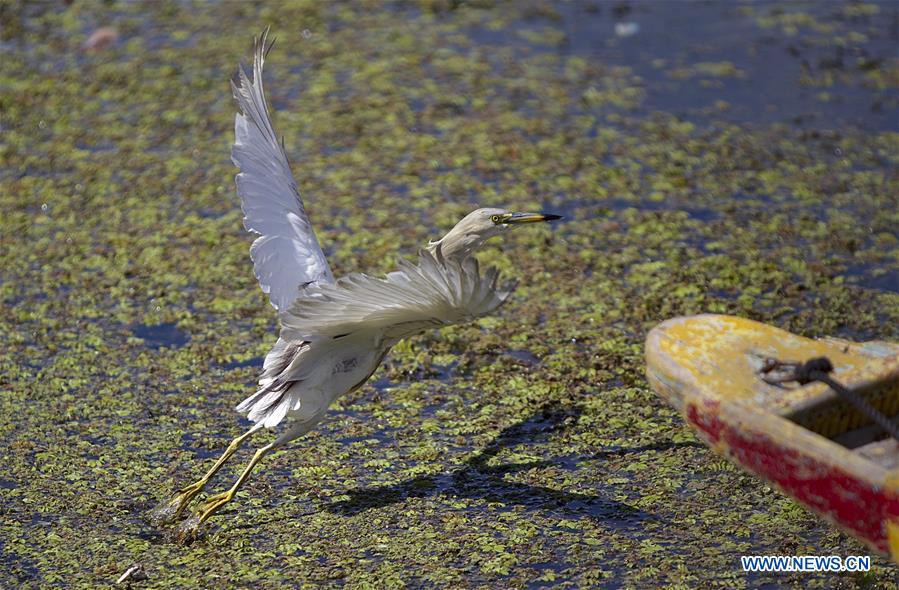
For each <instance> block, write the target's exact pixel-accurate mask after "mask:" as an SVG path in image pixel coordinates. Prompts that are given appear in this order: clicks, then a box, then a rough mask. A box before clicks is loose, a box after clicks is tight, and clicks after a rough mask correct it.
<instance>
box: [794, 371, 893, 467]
mask: <svg viewBox="0 0 899 590" xmlns="http://www.w3.org/2000/svg"><path fill="white" fill-rule="evenodd" d="M854 391H855V392H856V393H858V394H859V395H860V396H861V397H863V398H864V399H865V400H866V401H867V402H868V403H869V404H871V406H873V407H874V408H875V409H876V410H878V411H879V412H880V413H882V414H884V415H885V416H887V417H888V418H890V419H891V420H893V421H894V422H897V423H899V377H894V378H892V379H886V380H882V381H877V382H875V383H873V384H869V385H868V386H866V387H863V388H856V389H854ZM784 417H785V418H787V419H789V420H791V421H792V422H795V423H796V424H799V425H800V426H802V427H804V428H807V429H809V430H811V431H812V432H815V433H817V434H820V435H821V436H824V437H826V438H829V439H830V440H832V441H834V442H835V443H837V444H840V445H842V446H844V447H846V448H848V449H851V450H853V451H854V452H856V453H858V454H859V455H862V456H864V457H865V458H867V459H869V460H871V461H873V462H875V463H877V464H878V465H880V466H881V467H883V468H885V469H899V440H896V439H894V438H892V437H891V436H890V435H889V434H888V433H887V432H886V431H885V430H884V429H883V428H881V427H880V426H878V425H876V424H874V423H873V422H872V420H871V419H870V418H868V417H867V416H866V415H865V414H863V413H862V412H860V411H858V410H857V409H856V408H855V407H854V406H853V405H852V403H851V402H850V401H849V400H846V399H844V398H843V397H841V396H840V395H839V394H837V393H836V392H835V391H833V390H832V389H830V388H824V390H823V393H822V394H821V395H820V396H816V397H813V398H810V399H805V400H803V401H802V402H801V403H799V404H797V405H795V406H793V407H791V408H788V409H787V411H786V412H785V413H784Z"/></svg>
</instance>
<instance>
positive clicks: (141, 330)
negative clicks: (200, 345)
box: [131, 322, 190, 349]
mask: <svg viewBox="0 0 899 590" xmlns="http://www.w3.org/2000/svg"><path fill="white" fill-rule="evenodd" d="M131 333H132V334H134V335H135V336H137V337H138V338H140V339H142V340H143V341H144V342H145V343H146V345H147V347H148V348H153V349H158V348H163V347H165V348H181V347H182V346H184V345H185V344H187V343H188V341H190V335H188V334H186V333H185V332H183V331H181V330H179V329H178V326H177V324H175V323H174V322H168V323H164V324H155V325H152V326H151V325H147V324H137V325H135V326H132V327H131Z"/></svg>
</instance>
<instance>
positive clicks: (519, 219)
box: [503, 213, 562, 223]
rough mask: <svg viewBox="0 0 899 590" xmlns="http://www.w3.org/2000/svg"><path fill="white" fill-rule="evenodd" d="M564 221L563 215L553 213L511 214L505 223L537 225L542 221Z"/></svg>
mask: <svg viewBox="0 0 899 590" xmlns="http://www.w3.org/2000/svg"><path fill="white" fill-rule="evenodd" d="M556 219H562V216H561V215H553V214H551V213H509V214H508V217H507V218H506V219H504V220H503V223H537V222H540V221H554V220H556Z"/></svg>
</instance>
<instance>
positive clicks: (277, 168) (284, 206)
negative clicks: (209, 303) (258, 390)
mask: <svg viewBox="0 0 899 590" xmlns="http://www.w3.org/2000/svg"><path fill="white" fill-rule="evenodd" d="M266 33H267V31H266ZM273 43H274V41H273V42H272V43H271V44H268V45H266V34H263V36H262V38H261V39H260V40H258V41H257V42H256V46H255V56H254V60H253V81H252V82H251V81H250V79H249V77H248V76H247V73H246V71H244V69H243V67H241V68H240V74H239V76H240V79H239V84H235V83H234V82H233V81H232V83H231V88H232V90H233V92H234V98H235V99H236V100H237V103H238V105H239V107H240V113H238V114H237V116H236V117H235V119H234V135H235V141H234V148H233V149H232V151H231V160H232V161H233V162H234V165H235V166H237V167H238V168H240V173H239V174H238V175H237V176H236V178H235V182H236V183H237V194H238V195H239V196H240V201H241V208H242V209H243V212H244V227H245V228H246V229H247V231H250V232H253V233H256V234H259V237H258V238H257V239H256V241H254V242H253V245H252V246H251V247H250V257H251V258H252V259H253V265H254V270H255V273H256V278H257V279H259V284H260V286H261V287H262V290H263V291H264V292H265V293H268V294H269V299H270V300H271V302H272V305H274V306H275V308H276V309H278V310H285V309H288V308H289V307H290V305H291V303H293V300H294V299H296V298H297V296H298V295H299V293H300V287H301V286H303V285H307V284H314V283H318V282H326V283H333V282H334V277H333V275H332V274H331V268H330V267H329V266H328V261H327V259H326V258H325V255H324V253H323V252H322V249H321V247H320V246H319V245H318V240H317V239H316V237H315V232H314V231H313V230H312V225H311V224H310V222H309V217H308V216H307V215H306V211H305V209H304V207H303V201H302V199H301V198H300V193H299V191H298V190H297V184H296V181H295V180H294V178H293V175H292V174H291V172H290V165H289V163H288V161H287V155H286V154H285V153H284V146H283V145H282V144H281V143H279V142H278V138H277V137H276V136H275V130H274V128H273V127H272V121H271V119H270V118H269V115H268V107H267V105H266V101H265V93H264V90H263V87H262V67H263V64H264V62H265V56H266V54H267V53H268V51H269V49H271V46H272V44H273Z"/></svg>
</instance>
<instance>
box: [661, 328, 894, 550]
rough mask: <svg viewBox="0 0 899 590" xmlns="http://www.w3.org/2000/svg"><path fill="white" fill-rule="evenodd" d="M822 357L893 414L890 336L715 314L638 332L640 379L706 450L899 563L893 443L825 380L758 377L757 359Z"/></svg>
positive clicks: (849, 384)
mask: <svg viewBox="0 0 899 590" xmlns="http://www.w3.org/2000/svg"><path fill="white" fill-rule="evenodd" d="M821 356H826V357H828V358H829V359H830V361H831V363H832V364H833V366H834V368H835V370H834V372H833V373H832V374H831V376H832V377H833V378H834V379H836V380H837V381H839V382H841V383H843V384H844V385H846V386H847V387H849V388H851V389H853V390H855V391H856V392H858V393H859V394H860V395H862V396H863V397H865V398H866V399H867V400H868V401H869V403H871V404H872V405H873V406H874V407H876V408H877V409H878V410H880V411H881V412H883V413H884V414H886V415H887V416H890V417H895V416H896V415H897V414H899V344H895V343H889V342H865V343H856V342H849V341H846V340H839V339H835V338H824V339H820V340H813V339H809V338H804V337H802V336H797V335H796V334H791V333H790V332H787V331H784V330H781V329H778V328H775V327H772V326H768V325H766V324H762V323H759V322H754V321H751V320H747V319H743V318H738V317H732V316H723V315H700V316H693V317H684V318H675V319H672V320H668V321H666V322H664V323H662V324H660V325H659V326H657V327H656V328H654V329H653V330H652V331H651V332H650V333H649V336H648V337H647V340H646V365H647V377H648V379H649V383H650V385H651V386H652V388H653V389H654V390H655V391H656V392H657V393H658V394H659V395H661V396H662V397H663V398H665V399H666V400H667V401H668V402H669V403H670V404H671V405H673V406H674V407H675V408H677V409H678V410H679V411H680V412H681V413H682V414H683V416H684V419H685V420H686V421H687V422H688V423H689V424H690V425H691V426H692V427H693V428H695V429H696V431H697V432H698V434H699V436H700V437H701V438H702V439H703V440H704V441H705V442H706V443H707V444H708V445H709V446H710V447H711V448H712V449H714V450H715V451H716V452H718V453H720V454H722V455H725V456H726V457H728V458H729V459H731V460H732V461H734V462H735V463H737V464H738V465H740V466H741V467H743V468H744V469H746V470H748V471H749V472H751V473H753V474H755V475H757V476H759V477H761V478H763V479H765V480H767V481H769V482H771V483H773V484H774V485H775V486H777V487H778V488H779V489H780V490H781V491H782V492H784V493H785V494H787V495H789V496H791V497H793V498H794V499H795V500H797V501H798V502H800V503H802V504H803V505H805V506H806V507H808V508H810V509H811V510H813V511H815V512H817V513H818V514H821V515H822V516H824V517H825V518H827V519H829V520H831V521H832V522H834V523H836V524H837V525H839V526H840V527H842V528H843V529H844V530H846V531H848V532H849V533H850V534H852V535H854V536H855V537H857V538H859V539H861V540H862V541H864V542H865V543H867V544H868V545H869V546H871V547H872V548H874V549H875V550H877V551H879V552H882V553H885V554H890V555H892V557H893V559H894V560H895V561H897V562H899V444H897V443H896V441H893V440H892V439H889V438H887V439H885V440H884V436H883V433H878V432H877V430H878V429H877V427H876V426H872V425H871V424H870V420H869V419H868V418H867V417H866V416H864V415H863V414H860V413H859V412H857V411H856V410H855V409H854V407H853V406H852V405H851V404H849V403H848V402H846V401H845V400H843V399H841V398H840V397H839V396H838V395H837V394H836V393H835V392H833V391H832V390H831V389H830V388H829V387H827V386H826V385H824V384H821V383H812V384H808V385H805V386H795V387H780V386H775V385H770V384H768V383H766V382H765V381H763V380H762V379H761V377H760V373H759V371H760V369H761V366H762V364H763V363H764V360H765V359H766V358H776V359H779V360H781V361H797V362H804V361H807V360H809V359H811V358H814V357H821Z"/></svg>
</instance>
